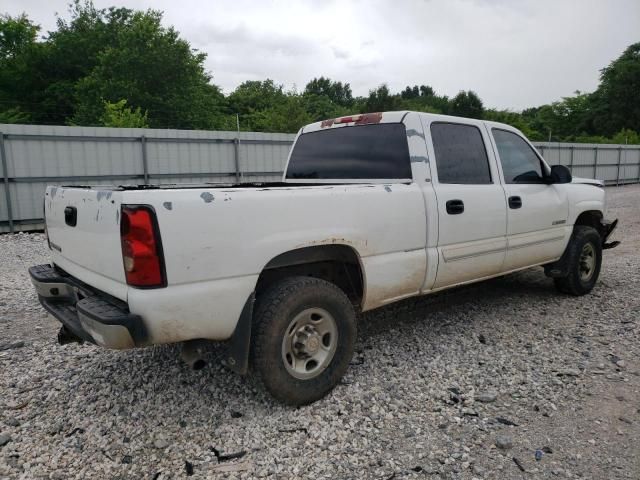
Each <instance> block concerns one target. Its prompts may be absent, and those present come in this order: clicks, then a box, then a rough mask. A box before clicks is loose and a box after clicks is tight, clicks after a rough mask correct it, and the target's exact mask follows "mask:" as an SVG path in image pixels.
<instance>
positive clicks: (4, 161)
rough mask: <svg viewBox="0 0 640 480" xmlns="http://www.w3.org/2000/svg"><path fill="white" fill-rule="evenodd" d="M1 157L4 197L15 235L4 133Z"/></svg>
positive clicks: (0, 147)
mask: <svg viewBox="0 0 640 480" xmlns="http://www.w3.org/2000/svg"><path fill="white" fill-rule="evenodd" d="M0 157H2V177H3V181H4V196H5V198H6V200H7V218H8V220H9V231H10V232H11V233H13V232H14V231H15V230H14V228H13V211H12V209H11V194H10V193H9V169H8V167H7V151H6V150H5V148H4V133H3V132H0Z"/></svg>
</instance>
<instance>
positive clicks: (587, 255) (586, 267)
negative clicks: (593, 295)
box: [579, 243, 596, 282]
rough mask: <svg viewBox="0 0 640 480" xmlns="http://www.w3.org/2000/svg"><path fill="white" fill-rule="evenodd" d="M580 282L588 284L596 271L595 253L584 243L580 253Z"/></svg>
mask: <svg viewBox="0 0 640 480" xmlns="http://www.w3.org/2000/svg"><path fill="white" fill-rule="evenodd" d="M579 264H580V266H579V268H580V280H582V281H583V282H588V281H589V280H590V279H591V277H592V276H593V272H594V271H595V269H596V251H595V249H594V248H593V245H591V244H590V243H586V244H585V245H584V247H582V252H581V253H580V261H579Z"/></svg>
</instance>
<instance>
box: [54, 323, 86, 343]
mask: <svg viewBox="0 0 640 480" xmlns="http://www.w3.org/2000/svg"><path fill="white" fill-rule="evenodd" d="M58 343H59V344H60V345H66V344H67V343H84V340H82V339H81V338H80V337H78V336H77V335H76V334H74V333H72V332H70V331H69V330H68V329H67V327H65V326H64V325H63V326H62V327H60V331H59V332H58Z"/></svg>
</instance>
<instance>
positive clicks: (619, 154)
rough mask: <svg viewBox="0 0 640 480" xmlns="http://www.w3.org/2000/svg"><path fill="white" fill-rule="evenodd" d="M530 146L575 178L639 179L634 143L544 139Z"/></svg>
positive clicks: (609, 182) (614, 182) (638, 158)
mask: <svg viewBox="0 0 640 480" xmlns="http://www.w3.org/2000/svg"><path fill="white" fill-rule="evenodd" d="M534 145H535V146H536V148H537V149H538V151H539V152H540V153H541V154H542V156H543V157H544V158H545V160H546V161H547V162H548V163H550V164H551V165H556V164H558V163H562V165H566V166H567V167H569V168H570V169H571V173H572V174H573V175H574V176H576V177H586V178H597V179H599V180H604V182H605V183H606V184H607V185H620V184H625V183H635V182H639V181H640V178H638V177H639V176H640V175H639V172H640V165H639V164H640V146H638V145H614V144H596V143H547V142H534Z"/></svg>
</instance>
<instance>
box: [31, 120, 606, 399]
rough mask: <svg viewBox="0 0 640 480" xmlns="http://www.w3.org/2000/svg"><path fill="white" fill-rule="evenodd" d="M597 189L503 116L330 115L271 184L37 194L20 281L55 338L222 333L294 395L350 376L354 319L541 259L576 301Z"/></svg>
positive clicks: (235, 363) (306, 134)
mask: <svg viewBox="0 0 640 480" xmlns="http://www.w3.org/2000/svg"><path fill="white" fill-rule="evenodd" d="M604 197H605V194H604V189H603V188H602V185H601V184H600V182H598V181H595V180H586V179H575V178H574V179H571V175H570V174H569V172H568V171H567V170H566V169H565V168H563V167H554V168H553V169H552V168H550V167H549V166H548V165H547V164H546V163H545V161H544V160H543V159H542V158H541V157H540V156H539V155H538V153H537V152H536V150H535V149H534V148H533V147H532V146H531V145H530V143H529V142H528V140H526V138H525V137H524V136H523V135H522V133H520V132H519V131H518V130H516V129H514V128H512V127H510V126H507V125H503V124H498V123H493V122H485V121H481V120H472V119H465V118H456V117H447V116H441V115H433V114H423V113H415V112H388V113H383V114H366V115H359V116H353V117H343V118H339V119H333V120H327V121H324V122H318V123H315V124H311V125H308V126H306V127H304V128H302V129H301V130H300V132H299V133H298V136H297V137H296V141H295V143H294V146H293V148H292V150H291V153H290V156H289V159H288V163H287V169H286V171H285V174H284V176H283V179H282V182H278V183H273V184H248V185H247V184H243V185H197V186H190V185H189V186H181V185H174V186H120V187H111V188H105V187H103V186H99V187H78V186H68V187H54V186H50V187H48V188H47V190H46V193H45V202H44V204H45V217H46V227H47V235H48V242H49V246H50V253H51V264H50V265H41V266H36V267H33V268H32V269H31V270H30V273H31V276H32V280H33V282H34V285H35V286H36V289H37V291H38V294H39V296H40V300H41V303H42V304H43V306H44V307H45V308H46V309H47V310H48V311H49V312H50V313H52V314H53V316H55V317H56V318H58V319H59V320H60V321H61V322H62V323H63V329H62V330H61V334H60V335H61V337H62V339H67V340H69V339H72V340H84V341H89V342H92V343H96V344H98V345H101V346H104V347H108V348H118V349H124V348H132V347H138V346H147V345H154V344H163V343H174V342H187V341H191V340H199V339H205V340H218V341H222V340H229V355H228V358H227V364H228V365H229V366H230V367H231V368H233V369H235V370H237V371H239V372H242V373H244V372H245V371H246V370H247V366H248V359H249V358H254V362H258V363H260V364H261V365H262V367H260V366H257V367H256V368H257V370H258V373H259V374H260V375H261V376H262V377H263V380H264V381H265V384H266V385H267V388H268V389H269V390H270V391H271V392H272V393H273V394H274V395H275V396H276V397H278V398H279V399H281V400H284V401H287V402H289V403H295V404H301V403H308V402H309V401H313V400H315V399H317V398H319V397H321V396H322V395H324V394H325V393H326V392H327V391H329V390H330V389H331V388H332V387H333V385H334V384H335V383H336V382H337V380H338V379H339V377H340V376H341V375H342V373H343V372H344V370H345V369H346V367H347V365H348V358H347V359H346V360H345V358H346V357H350V355H351V353H350V352H351V351H352V348H353V340H354V339H355V316H356V314H357V312H358V311H367V310H371V309H374V308H378V307H381V306H383V305H387V304H389V303H392V302H395V301H398V300H401V299H404V298H408V297H412V296H416V295H423V294H428V293H431V292H435V291H439V290H442V289H446V288H450V287H454V286H457V285H462V284H466V283H470V282H476V281H479V280H483V279H488V278H491V277H495V276H498V275H503V274H505V273H508V272H513V271H516V270H520V269H524V268H528V267H532V266H536V265H542V266H545V271H546V272H547V274H548V275H549V276H552V277H554V278H555V281H556V285H557V286H558V288H559V289H560V290H561V291H563V292H567V293H572V294H576V295H577V294H583V293H587V292H588V291H589V290H591V288H592V287H593V284H594V283H595V280H596V279H597V276H598V274H599V270H600V262H601V255H602V248H607V247H610V246H613V245H614V244H608V243H606V240H607V237H608V236H609V234H610V233H611V231H612V230H613V228H614V227H615V222H609V221H607V220H604V211H605V198H604ZM585 239H586V241H585ZM576 242H577V245H575V244H576ZM578 250H579V251H578ZM352 317H353V318H352ZM274 325H276V326H274ZM274 339H275V340H274ZM274 342H275V343H274ZM264 365H268V369H266V370H265V368H264ZM269 370H271V371H274V370H277V372H276V373H277V378H275V379H273V378H268V377H270V376H271V373H270V372H269ZM278 375H279V376H278ZM287 375H288V376H287ZM309 392H310V393H309Z"/></svg>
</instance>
